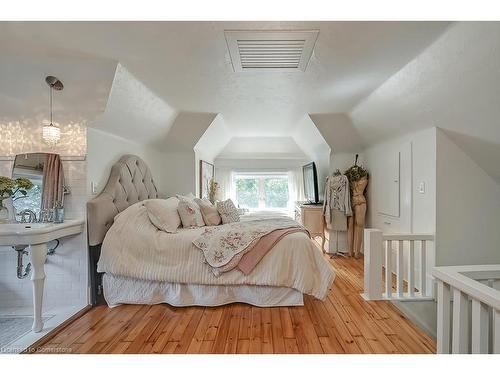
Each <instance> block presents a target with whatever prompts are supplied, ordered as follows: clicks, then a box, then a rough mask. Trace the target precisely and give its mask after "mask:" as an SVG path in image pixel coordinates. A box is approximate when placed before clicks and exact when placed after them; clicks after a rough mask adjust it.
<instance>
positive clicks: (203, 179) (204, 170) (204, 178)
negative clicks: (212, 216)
mask: <svg viewBox="0 0 500 375" xmlns="http://www.w3.org/2000/svg"><path fill="white" fill-rule="evenodd" d="M214 176H215V167H214V165H213V164H210V163H209V162H207V161H205V160H200V198H209V196H210V185H211V182H212V181H213V180H214ZM212 203H213V202H212Z"/></svg>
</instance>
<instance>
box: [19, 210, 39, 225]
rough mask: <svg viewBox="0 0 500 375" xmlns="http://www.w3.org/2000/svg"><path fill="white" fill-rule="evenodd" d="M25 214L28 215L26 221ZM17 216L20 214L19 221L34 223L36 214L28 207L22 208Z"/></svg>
mask: <svg viewBox="0 0 500 375" xmlns="http://www.w3.org/2000/svg"><path fill="white" fill-rule="evenodd" d="M26 215H28V221H26ZM19 216H21V223H36V214H35V213H34V212H33V211H32V210H30V209H25V210H22V211H21V212H19Z"/></svg>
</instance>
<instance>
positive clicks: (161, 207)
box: [144, 197, 181, 233]
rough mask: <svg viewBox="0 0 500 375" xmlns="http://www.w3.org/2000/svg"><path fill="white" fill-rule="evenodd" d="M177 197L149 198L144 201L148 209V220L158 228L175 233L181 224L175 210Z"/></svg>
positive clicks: (177, 203)
mask: <svg viewBox="0 0 500 375" xmlns="http://www.w3.org/2000/svg"><path fill="white" fill-rule="evenodd" d="M178 205H179V199H177V198H175V197H171V198H168V199H149V200H147V201H144V206H145V207H146V210H147V211H148V217H149V220H151V223H152V224H153V225H154V226H155V227H156V228H158V229H159V230H163V231H165V232H168V233H175V232H177V229H178V228H179V226H180V225H181V218H180V217H179V213H178V212H177V206H178Z"/></svg>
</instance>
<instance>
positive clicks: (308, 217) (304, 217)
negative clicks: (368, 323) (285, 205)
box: [295, 202, 325, 253]
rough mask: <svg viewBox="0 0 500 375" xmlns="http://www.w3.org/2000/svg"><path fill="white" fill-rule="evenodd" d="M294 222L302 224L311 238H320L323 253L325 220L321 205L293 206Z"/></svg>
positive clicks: (299, 204)
mask: <svg viewBox="0 0 500 375" xmlns="http://www.w3.org/2000/svg"><path fill="white" fill-rule="evenodd" d="M295 220H296V221H298V222H299V223H300V224H302V225H303V226H304V227H305V228H306V229H307V230H308V231H309V233H310V234H311V237H312V238H314V237H321V240H322V241H321V250H322V251H323V253H324V252H325V219H324V217H323V205H322V204H303V203H299V202H297V204H296V205H295Z"/></svg>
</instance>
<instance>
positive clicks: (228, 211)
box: [217, 199, 240, 224]
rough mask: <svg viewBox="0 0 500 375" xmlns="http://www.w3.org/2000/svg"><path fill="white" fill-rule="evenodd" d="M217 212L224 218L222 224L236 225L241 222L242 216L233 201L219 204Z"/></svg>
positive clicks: (228, 200) (229, 200)
mask: <svg viewBox="0 0 500 375" xmlns="http://www.w3.org/2000/svg"><path fill="white" fill-rule="evenodd" d="M217 211H219V214H220V217H221V218H222V224H227V223H234V222H235V221H240V214H239V213H238V209H237V208H236V206H235V205H234V203H233V201H232V200H231V199H227V200H225V201H222V202H217Z"/></svg>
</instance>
